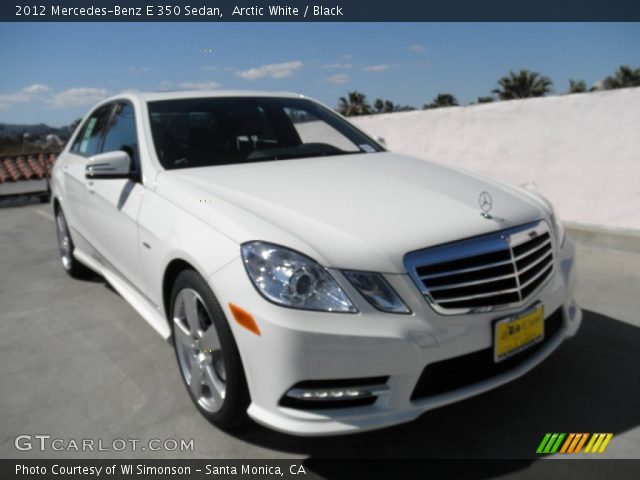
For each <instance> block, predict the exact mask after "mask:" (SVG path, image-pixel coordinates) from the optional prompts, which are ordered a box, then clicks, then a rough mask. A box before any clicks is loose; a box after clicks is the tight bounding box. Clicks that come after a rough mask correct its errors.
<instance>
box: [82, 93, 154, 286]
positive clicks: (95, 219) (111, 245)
mask: <svg viewBox="0 0 640 480" xmlns="http://www.w3.org/2000/svg"><path fill="white" fill-rule="evenodd" d="M117 150H123V151H125V152H127V153H128V154H129V156H130V157H131V161H132V165H133V168H134V170H135V171H136V172H137V175H136V178H131V179H94V180H89V181H88V183H87V192H88V195H87V223H88V225H89V226H90V229H91V239H92V242H93V243H94V245H95V248H96V249H97V250H98V252H99V253H100V255H101V256H102V257H103V258H102V260H103V262H104V260H106V263H107V267H108V268H110V269H111V270H113V271H114V272H115V273H116V274H118V275H119V276H120V277H122V278H124V279H125V280H127V281H128V282H129V283H130V284H131V285H132V286H134V287H137V288H138V289H140V287H141V285H142V268H141V264H140V252H139V242H138V214H139V211H140V205H141V203H142V197H143V194H144V187H143V186H142V183H141V180H140V179H141V178H142V176H141V174H140V173H141V172H140V158H139V148H138V136H137V132H136V126H135V111H134V108H133V105H132V104H131V103H129V102H127V101H118V102H115V104H114V107H113V110H112V112H111V116H110V118H109V121H108V125H107V128H106V131H105V134H104V139H103V142H102V148H101V152H102V153H106V152H113V151H117Z"/></svg>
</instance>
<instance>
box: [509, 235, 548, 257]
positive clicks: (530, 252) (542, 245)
mask: <svg viewBox="0 0 640 480" xmlns="http://www.w3.org/2000/svg"><path fill="white" fill-rule="evenodd" d="M550 244H551V238H549V240H547V241H546V242H544V243H541V244H540V245H538V246H537V247H536V248H534V249H532V250H527V251H526V252H524V253H521V254H520V255H518V256H517V257H515V260H516V262H517V261H519V260H522V259H523V258H527V257H528V256H529V255H531V254H533V253H536V252H537V251H539V250H542V248H544V247H546V246H547V245H550ZM520 245H522V243H521V244H520ZM515 246H516V247H517V246H518V245H515ZM513 247H514V245H511V249H512V250H513Z"/></svg>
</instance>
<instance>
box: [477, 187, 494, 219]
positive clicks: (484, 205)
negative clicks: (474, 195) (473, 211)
mask: <svg viewBox="0 0 640 480" xmlns="http://www.w3.org/2000/svg"><path fill="white" fill-rule="evenodd" d="M478 205H480V210H482V211H483V212H484V213H485V214H489V212H490V211H491V209H492V208H493V198H491V194H489V192H481V193H480V196H479V197H478Z"/></svg>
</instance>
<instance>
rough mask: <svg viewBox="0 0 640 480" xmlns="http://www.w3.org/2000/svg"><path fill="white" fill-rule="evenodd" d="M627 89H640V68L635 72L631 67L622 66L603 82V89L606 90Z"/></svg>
mask: <svg viewBox="0 0 640 480" xmlns="http://www.w3.org/2000/svg"><path fill="white" fill-rule="evenodd" d="M626 87H640V68H636V69H635V70H634V69H633V68H631V67H630V66H629V65H622V66H621V67H619V68H618V70H617V71H616V73H614V74H613V75H612V76H609V77H607V78H605V79H604V81H603V82H602V88H604V89H605V90H611V89H614V88H626Z"/></svg>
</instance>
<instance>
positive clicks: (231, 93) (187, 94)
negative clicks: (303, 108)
mask: <svg viewBox="0 0 640 480" xmlns="http://www.w3.org/2000/svg"><path fill="white" fill-rule="evenodd" d="M123 96H124V97H137V98H138V99H140V100H141V101H143V102H155V101H158V100H177V99H183V98H215V97H282V98H303V97H304V95H300V94H297V93H290V92H261V91H249V90H180V91H163V92H126V93H123V94H122V95H116V96H114V97H113V98H114V99H115V98H122V97H123Z"/></svg>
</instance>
